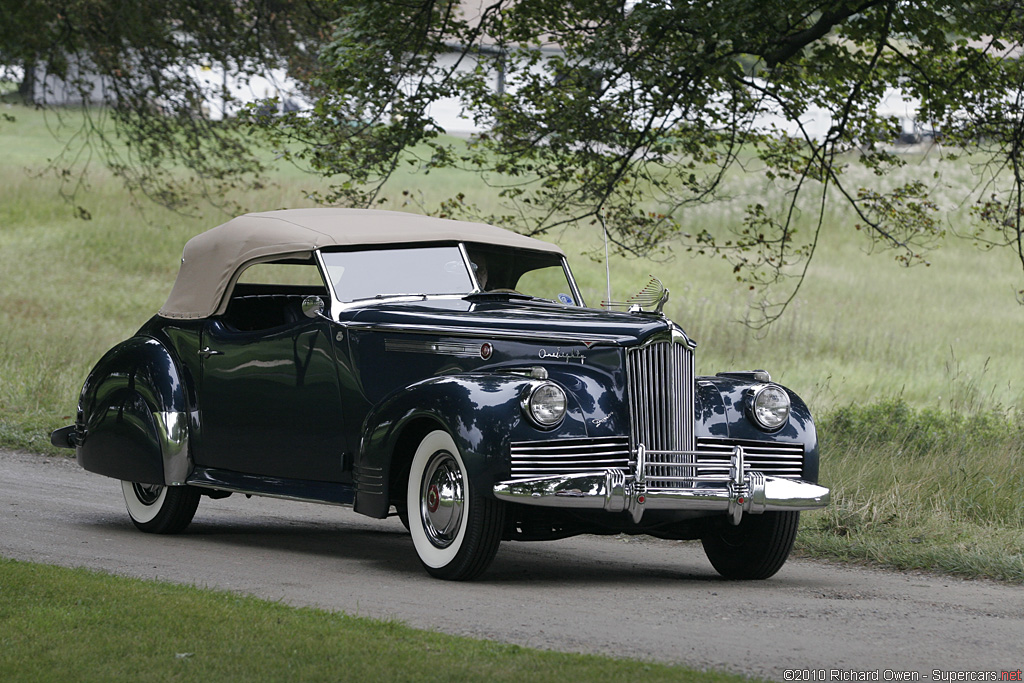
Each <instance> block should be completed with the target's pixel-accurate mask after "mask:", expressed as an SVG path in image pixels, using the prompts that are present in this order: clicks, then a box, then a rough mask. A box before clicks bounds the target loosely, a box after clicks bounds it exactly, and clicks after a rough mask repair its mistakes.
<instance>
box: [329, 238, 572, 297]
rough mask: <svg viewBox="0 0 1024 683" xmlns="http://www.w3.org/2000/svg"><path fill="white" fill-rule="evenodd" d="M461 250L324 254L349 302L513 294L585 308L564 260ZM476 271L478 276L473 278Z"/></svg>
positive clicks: (484, 249) (472, 247) (509, 250)
mask: <svg viewBox="0 0 1024 683" xmlns="http://www.w3.org/2000/svg"><path fill="white" fill-rule="evenodd" d="M466 253H467V254H468V255H469V267H468V268H467V265H466V260H465V259H464V258H463V255H462V251H461V250H460V249H459V247H458V246H456V245H449V246H430V247H401V248H393V249H367V250H361V251H324V252H322V256H323V262H324V266H325V268H326V270H327V277H328V278H330V281H331V284H332V285H333V286H334V291H335V293H336V294H337V296H338V298H339V299H340V300H341V301H343V302H348V301H360V300H364V299H375V298H385V297H393V296H402V295H424V296H429V295H441V294H455V295H467V294H479V295H486V294H508V295H522V296H525V297H531V298H539V299H546V300H550V301H555V302H559V303H561V304H565V305H569V306H580V305H582V304H581V302H579V301H576V300H575V297H574V295H573V288H572V287H571V285H570V284H569V279H568V277H567V275H566V271H565V268H564V267H563V264H562V257H561V256H560V255H559V254H554V253H548V252H536V251H527V250H523V249H513V248H509V247H494V246H488V245H475V244H470V245H466ZM470 271H472V277H471V276H470Z"/></svg>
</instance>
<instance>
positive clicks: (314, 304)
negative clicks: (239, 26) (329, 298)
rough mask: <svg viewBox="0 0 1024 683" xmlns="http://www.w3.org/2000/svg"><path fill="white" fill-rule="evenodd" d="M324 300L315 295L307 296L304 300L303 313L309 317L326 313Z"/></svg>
mask: <svg viewBox="0 0 1024 683" xmlns="http://www.w3.org/2000/svg"><path fill="white" fill-rule="evenodd" d="M324 308H325V306H324V300H323V299H321V298H320V297H318V296H316V295H315V294H314V295H311V296H307V297H306V298H305V299H303V300H302V315H304V316H306V317H307V318H316V317H319V316H322V315H323V314H324Z"/></svg>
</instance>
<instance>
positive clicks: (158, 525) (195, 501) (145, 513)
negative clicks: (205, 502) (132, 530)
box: [121, 481, 201, 534]
mask: <svg viewBox="0 0 1024 683" xmlns="http://www.w3.org/2000/svg"><path fill="white" fill-rule="evenodd" d="M121 491H122V493H124V502H125V506H126V507H127V508H128V516H129V517H131V518H132V523H133V524H134V525H135V526H136V527H138V528H139V529H141V530H142V531H146V532H148V533H151V534H176V533H178V532H179V531H184V529H185V527H187V526H188V525H189V524H190V523H191V522H192V518H193V517H194V516H195V514H196V508H198V507H199V498H200V496H201V494H200V493H199V491H198V489H195V488H193V487H191V486H162V485H160V484H137V483H135V482H131V481H122V482H121Z"/></svg>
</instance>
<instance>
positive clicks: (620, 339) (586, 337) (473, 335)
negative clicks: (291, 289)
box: [346, 323, 633, 346]
mask: <svg viewBox="0 0 1024 683" xmlns="http://www.w3.org/2000/svg"><path fill="white" fill-rule="evenodd" d="M346 327H347V328H348V329H350V330H369V331H376V332H395V333H400V334H431V335H436V334H437V333H438V332H439V331H442V332H444V334H445V335H446V336H449V337H466V338H468V339H490V340H501V339H506V340H512V341H516V340H527V341H563V342H564V341H571V342H578V343H580V344H583V343H584V342H587V343H590V345H591V346H593V342H603V343H606V344H615V345H619V344H624V343H626V342H628V341H630V340H631V339H633V337H630V336H628V335H613V334H589V333H588V334H572V333H566V332H555V331H550V332H548V331H537V332H527V331H523V330H517V331H512V330H495V329H493V328H491V329H487V330H480V329H476V328H472V327H444V326H441V325H402V324H398V323H372V324H371V323H347V324H346Z"/></svg>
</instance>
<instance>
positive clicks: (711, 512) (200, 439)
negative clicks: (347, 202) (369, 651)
mask: <svg viewBox="0 0 1024 683" xmlns="http://www.w3.org/2000/svg"><path fill="white" fill-rule="evenodd" d="M665 296H667V294H665V295H663V294H661V292H660V291H658V292H656V293H655V296H653V297H652V301H651V303H652V304H653V305H654V306H655V308H656V309H657V310H655V311H644V310H642V309H641V308H640V307H638V306H633V307H632V308H633V310H631V311H628V312H627V311H620V312H610V311H605V310H597V309H593V308H587V307H585V306H584V303H583V299H582V297H581V296H580V292H579V289H578V288H577V286H576V283H575V281H574V280H573V277H572V274H571V272H570V270H569V266H568V264H567V262H566V259H565V256H564V254H563V253H562V251H561V250H560V249H559V248H558V247H556V246H553V245H551V244H547V243H544V242H541V241H538V240H535V239H531V238H528V237H525V236H522V235H519V234H516V233H513V232H509V231H506V230H502V229H500V228H496V227H493V226H489V225H481V224H475V223H466V222H458V221H449V220H441V219H436V218H429V217H424V216H417V215H411V214H405V213H399V212H387V211H366V210H357V209H299V210H291V211H271V212H266V213H253V214H248V215H245V216H241V217H238V218H235V219H233V220H231V221H229V222H227V223H225V224H224V225H221V226H219V227H216V228H213V229H212V230H209V231H208V232H205V233H203V234H201V235H199V236H197V237H195V238H193V239H192V240H190V241H189V242H188V243H187V244H186V245H185V249H184V254H183V258H182V261H181V268H180V271H179V273H178V277H177V279H176V281H175V283H174V287H173V289H172V290H171V294H170V297H169V298H168V299H167V302H166V303H165V304H164V306H163V308H161V309H160V311H159V313H158V314H157V315H156V316H155V317H153V318H152V319H151V320H150V321H149V322H147V323H146V324H145V325H143V327H142V328H141V329H140V330H139V331H138V332H137V333H136V334H135V335H134V336H133V337H132V338H130V339H128V340H127V341H124V342H122V343H120V344H118V345H117V346H115V347H114V348H113V349H111V350H110V351H109V352H108V353H107V354H106V355H104V356H103V358H102V359H101V360H100V361H99V363H98V364H97V365H96V367H95V368H94V369H93V370H92V372H91V373H90V374H89V376H88V378H87V379H86V381H85V386H84V387H83V389H82V393H81V397H80V399H79V404H78V413H77V417H76V420H75V424H74V425H71V426H69V427H65V428H63V429H59V430H57V431H55V432H54V433H53V434H52V436H51V440H52V442H53V443H54V444H56V445H58V446H67V447H73V448H75V449H76V452H77V460H78V462H79V463H80V464H81V466H82V467H84V468H85V469H86V470H89V471H91V472H97V473H99V474H102V475H106V476H109V477H114V478H116V479H119V480H121V482H122V490H123V493H124V498H125V501H126V503H127V507H128V514H129V515H130V516H131V519H132V521H133V522H134V524H135V526H137V527H138V528H139V529H141V530H143V531H147V532H153V533H174V532H179V531H182V530H183V529H184V528H185V527H186V526H187V525H188V524H189V523H190V522H191V520H192V518H193V515H194V514H195V512H196V506H197V505H198V503H199V500H200V497H201V496H204V495H205V496H207V497H209V498H212V499H217V498H223V497H225V496H228V495H231V494H232V493H243V494H251V495H264V496H276V497H281V498H289V499H297V500H306V501H316V502H320V503H329V504H335V505H345V506H351V507H353V508H354V509H355V511H356V512H358V513H361V514H364V515H368V516H370V517H376V518H384V517H387V516H389V515H390V514H397V515H399V516H400V518H401V520H402V522H403V523H404V524H405V525H406V526H407V527H408V529H409V531H410V533H411V535H412V540H413V545H414V547H415V549H416V552H417V554H418V556H419V559H420V560H421V561H422V564H423V566H424V567H425V568H426V571H427V572H429V573H430V574H431V575H433V576H436V577H439V578H444V579H469V578H473V577H475V576H477V575H479V574H480V573H481V572H483V571H484V570H485V569H486V568H487V567H488V565H489V564H490V563H491V561H492V559H493V558H494V556H495V553H496V552H497V549H498V545H499V543H500V542H501V541H502V540H543V539H556V538H563V537H566V536H570V535H574V534H617V533H626V534H650V535H652V536H656V537H660V538H667V539H700V540H701V541H702V542H703V545H704V548H705V550H706V553H707V555H708V558H709V559H710V560H711V563H712V565H713V566H714V567H715V569H716V570H717V571H718V572H719V573H720V574H722V575H723V576H725V577H729V578H737V579H759V578H766V577H769V576H771V575H773V574H774V573H775V572H776V571H778V570H779V568H780V567H781V566H782V565H783V563H784V562H785V561H786V558H787V557H788V555H789V552H790V549H791V547H792V544H793V540H794V537H795V534H796V529H797V522H798V518H799V511H800V510H809V509H814V508H820V507H822V506H824V505H826V504H827V502H828V498H829V491H828V489H826V488H823V487H821V486H818V485H817V484H816V482H817V479H818V444H817V437H816V435H815V430H814V424H813V422H812V420H811V416H810V414H809V412H808V410H807V407H806V405H805V404H804V403H803V402H802V401H801V400H800V399H799V398H798V397H797V396H796V395H794V394H793V393H791V392H790V391H788V390H787V389H785V388H783V387H781V386H779V385H778V384H774V383H772V381H771V379H770V377H769V376H768V373H766V372H764V371H753V372H733V373H722V374H719V375H718V376H715V377H695V376H694V370H693V367H694V366H693V352H694V348H695V344H694V342H693V341H691V340H690V339H689V338H688V337H687V336H686V334H685V333H684V332H683V330H682V329H680V328H679V327H678V326H677V325H676V324H675V323H673V322H672V321H670V320H668V319H666V318H665V317H664V316H663V315H662V314H661V313H660V304H661V303H663V301H664V298H665Z"/></svg>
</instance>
